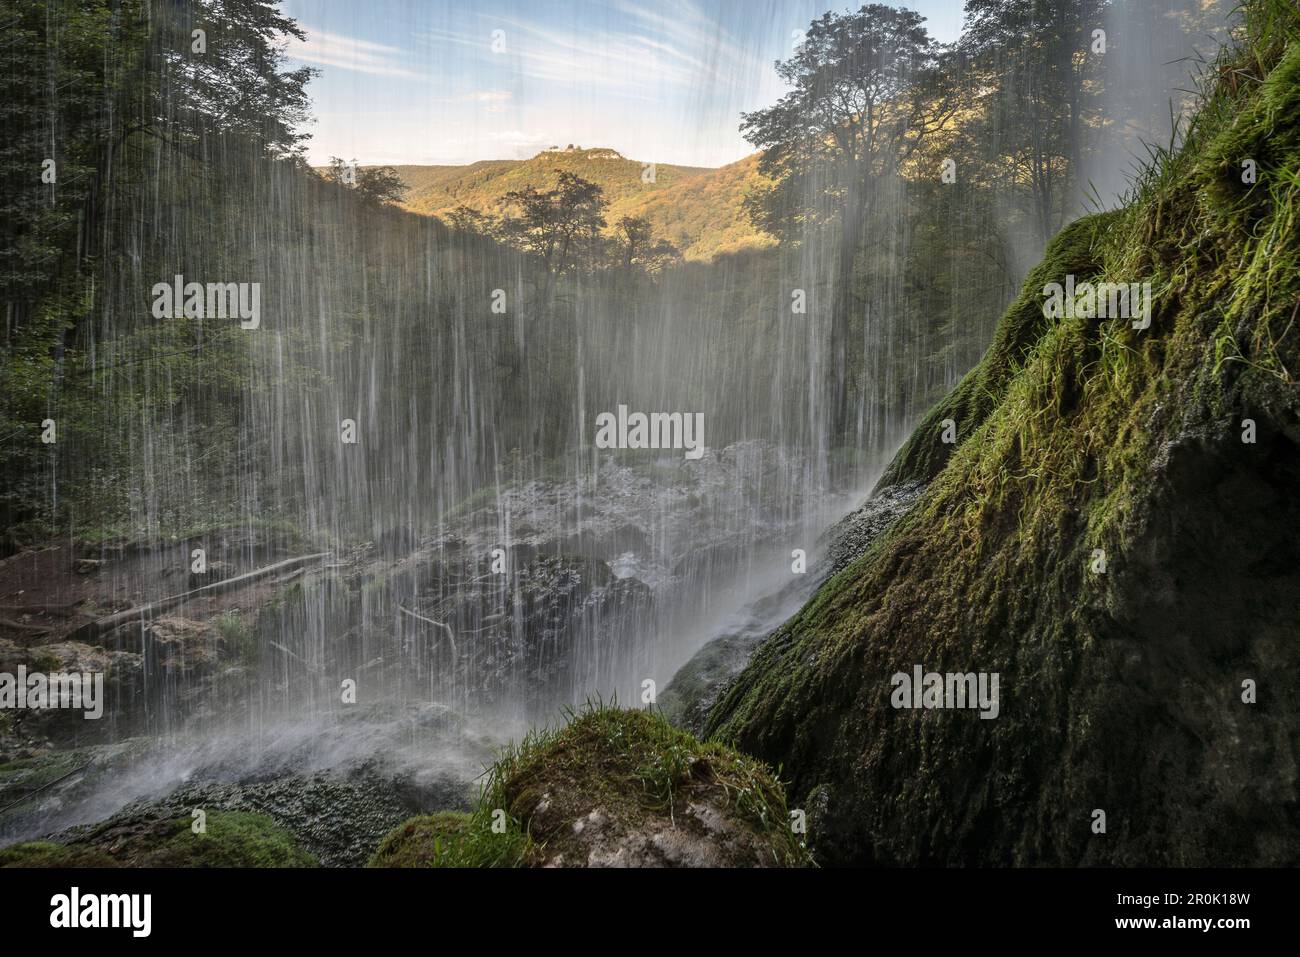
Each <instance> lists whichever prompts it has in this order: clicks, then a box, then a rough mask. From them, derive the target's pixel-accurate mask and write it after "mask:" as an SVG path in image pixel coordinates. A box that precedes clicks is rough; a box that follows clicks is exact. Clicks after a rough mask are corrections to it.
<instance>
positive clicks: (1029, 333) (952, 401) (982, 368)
mask: <svg viewBox="0 0 1300 957" xmlns="http://www.w3.org/2000/svg"><path fill="white" fill-rule="evenodd" d="M1118 216H1119V214H1118V213H1114V212H1112V213H1099V214H1097V215H1094V216H1085V217H1084V218H1083V219H1080V220H1077V221H1076V222H1074V223H1071V224H1070V225H1069V226H1067V227H1066V228H1065V229H1063V230H1061V232H1060V233H1059V234H1058V235H1057V236H1056V237H1055V238H1054V239H1053V240H1052V241H1051V242H1050V243H1048V244H1047V249H1046V251H1045V252H1044V253H1043V259H1042V262H1040V263H1039V264H1038V265H1037V266H1035V267H1034V268H1033V269H1031V270H1030V271H1029V275H1028V276H1027V277H1026V279H1025V282H1024V285H1023V286H1022V287H1021V290H1020V295H1019V296H1017V297H1016V300H1015V302H1013V303H1012V304H1011V305H1010V306H1009V307H1008V308H1007V311H1006V313H1005V315H1003V317H1002V319H1001V321H1000V322H999V323H998V327H997V331H996V333H995V334H994V337H993V343H992V345H990V346H989V348H988V351H987V352H986V353H985V354H984V358H983V359H981V360H980V362H979V364H978V365H976V366H975V368H973V369H971V371H970V372H968V373H966V375H965V376H963V377H962V380H961V381H960V382H959V383H957V386H956V387H955V388H954V389H953V390H952V391H951V392H949V393H948V395H947V396H945V397H944V398H943V399H942V400H941V401H940V402H939V404H938V405H936V406H935V407H934V408H933V409H931V410H930V411H929V412H928V413H926V416H925V418H924V419H922V420H921V424H920V425H918V426H917V427H916V429H915V430H914V431H913V432H912V434H911V436H909V437H908V439H907V441H906V442H905V443H903V447H902V448H901V449H899V451H898V454H897V455H895V456H894V459H893V461H891V462H890V463H889V467H888V468H887V469H885V471H884V473H883V474H882V475H881V476H880V480H879V481H878V482H877V483H876V493H877V494H878V493H880V492H882V491H884V490H886V489H888V488H890V487H892V486H896V485H903V484H906V483H911V482H922V483H925V482H929V481H930V480H931V479H933V478H934V477H935V476H936V475H938V474H939V473H940V472H941V471H942V470H943V467H944V465H946V464H947V462H948V459H949V457H950V456H951V455H952V453H953V452H954V451H956V450H957V449H958V448H959V447H960V446H961V445H962V444H963V443H964V442H965V441H966V440H967V439H969V438H970V437H971V436H972V435H974V434H975V432H976V431H977V430H978V429H979V427H980V425H982V424H983V422H984V420H985V419H986V418H987V417H988V415H989V413H990V412H992V411H993V410H994V409H995V408H996V407H997V406H998V404H999V403H1000V402H1001V401H1002V399H1003V397H1004V396H1005V394H1006V390H1007V386H1008V385H1009V384H1010V382H1011V380H1012V378H1014V376H1015V374H1016V373H1017V371H1019V369H1020V368H1021V366H1022V365H1023V364H1024V361H1025V359H1026V357H1027V356H1028V355H1029V353H1030V352H1032V351H1033V349H1034V347H1035V345H1037V343H1038V341H1039V340H1040V339H1041V338H1042V335H1043V332H1044V331H1045V330H1046V328H1047V327H1048V325H1049V323H1050V320H1048V319H1047V318H1045V317H1044V315H1043V299H1042V295H1041V291H1042V288H1043V287H1044V286H1045V285H1047V284H1048V283H1051V282H1064V280H1065V277H1066V275H1067V274H1070V275H1073V276H1074V277H1075V279H1076V280H1077V281H1080V282H1082V281H1084V280H1087V279H1091V278H1092V277H1094V276H1096V275H1097V272H1098V269H1099V268H1100V265H1101V263H1100V256H1101V244H1102V241H1103V240H1104V238H1105V237H1106V235H1107V232H1108V230H1110V229H1112V228H1114V227H1115V226H1116V224H1117V222H1118ZM945 421H951V423H952V427H953V432H954V435H953V436H952V438H953V439H954V440H955V441H950V442H945V441H944V438H945V436H944V431H945V429H944V423H945Z"/></svg>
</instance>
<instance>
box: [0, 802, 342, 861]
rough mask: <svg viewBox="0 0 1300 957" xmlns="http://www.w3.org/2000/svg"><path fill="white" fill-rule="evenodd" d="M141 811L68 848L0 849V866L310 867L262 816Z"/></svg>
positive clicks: (305, 855)
mask: <svg viewBox="0 0 1300 957" xmlns="http://www.w3.org/2000/svg"><path fill="white" fill-rule="evenodd" d="M205 823H206V830H205V831H204V832H203V833H201V834H196V833H194V831H193V828H192V825H193V821H192V819H191V817H190V815H179V816H178V815H176V814H174V813H170V814H157V813H145V814H140V815H133V816H127V817H118V818H113V819H110V820H109V821H107V822H105V823H104V824H101V825H98V826H96V827H94V828H92V829H90V830H89V831H87V832H85V833H83V834H80V835H78V836H77V837H75V838H74V839H73V840H71V841H69V842H68V843H66V844H54V843H50V842H43V841H37V842H32V843H28V844H18V845H15V846H13V847H8V848H4V849H3V850H0V867H314V866H315V864H316V862H315V860H314V859H313V858H312V857H311V855H310V854H308V853H307V852H305V851H303V850H302V849H300V848H299V847H298V846H297V845H296V844H295V843H294V840H293V838H292V837H291V836H290V834H289V832H288V831H286V830H284V829H283V828H282V827H280V826H279V825H278V824H276V823H275V822H274V821H273V820H271V819H270V818H269V817H267V816H266V815H264V814H249V813H245V812H242V811H208V812H207V815H206V822H205Z"/></svg>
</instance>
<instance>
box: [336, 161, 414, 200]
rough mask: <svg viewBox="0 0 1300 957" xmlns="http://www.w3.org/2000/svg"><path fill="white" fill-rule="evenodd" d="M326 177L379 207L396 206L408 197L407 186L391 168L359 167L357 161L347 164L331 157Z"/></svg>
mask: <svg viewBox="0 0 1300 957" xmlns="http://www.w3.org/2000/svg"><path fill="white" fill-rule="evenodd" d="M324 176H325V178H326V179H327V180H329V181H330V182H331V183H337V184H338V185H340V186H342V187H343V188H344V189H353V190H356V192H357V195H358V196H360V197H361V198H362V199H363V200H365V201H366V202H370V203H374V204H375V205H377V206H387V205H392V206H396V205H398V204H400V203H401V201H402V197H403V196H405V195H406V184H405V183H404V182H402V179H401V177H399V176H398V175H397V170H395V169H393V167H391V166H357V161H356V160H353V161H352V162H350V163H345V162H344V161H343V160H341V159H339V158H338V157H337V156H331V157H330V161H329V166H327V167H326V168H325V173H324Z"/></svg>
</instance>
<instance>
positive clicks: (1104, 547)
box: [707, 3, 1300, 866]
mask: <svg viewBox="0 0 1300 957" xmlns="http://www.w3.org/2000/svg"><path fill="white" fill-rule="evenodd" d="M1265 11H1271V13H1269V15H1267V16H1265V15H1264V13H1265ZM1245 16H1246V19H1247V21H1248V23H1250V25H1251V27H1252V29H1253V31H1254V32H1253V33H1252V34H1251V35H1250V37H1249V39H1248V41H1247V42H1246V43H1245V44H1244V45H1243V46H1242V47H1241V48H1239V49H1237V50H1234V51H1230V52H1228V53H1226V54H1225V58H1224V59H1223V60H1222V61H1221V62H1220V63H1219V64H1217V65H1216V69H1215V70H1214V71H1213V73H1212V74H1211V75H1212V76H1215V77H1217V78H1218V81H1217V83H1216V85H1215V87H1214V88H1213V90H1211V91H1210V93H1209V95H1208V99H1207V101H1206V103H1205V104H1204V106H1203V107H1202V108H1201V110H1200V112H1199V114H1198V115H1197V117H1196V118H1195V120H1194V122H1193V123H1192V125H1191V127H1190V129H1189V131H1188V134H1187V139H1186V142H1185V145H1184V147H1183V149H1182V150H1181V151H1179V152H1177V153H1175V154H1171V155H1166V156H1161V157H1159V161H1158V162H1157V163H1155V164H1154V165H1153V166H1152V167H1151V168H1150V169H1149V170H1147V171H1146V173H1145V174H1144V175H1143V177H1142V178H1141V179H1140V180H1139V182H1138V183H1137V184H1136V186H1135V191H1134V195H1133V197H1132V201H1131V203H1130V204H1129V205H1128V206H1127V207H1126V208H1125V209H1123V210H1121V211H1119V212H1116V213H1114V214H1110V215H1108V216H1106V217H1104V218H1101V219H1097V218H1093V219H1089V220H1086V221H1084V222H1082V223H1080V224H1076V225H1075V226H1074V227H1071V229H1070V230H1067V232H1066V233H1065V234H1064V235H1063V237H1062V238H1061V239H1059V240H1058V241H1057V242H1056V243H1055V244H1054V245H1053V247H1052V249H1051V250H1050V251H1049V253H1048V257H1047V261H1046V262H1045V264H1044V266H1043V267H1040V268H1039V269H1038V270H1036V271H1034V272H1033V273H1031V275H1030V277H1029V279H1028V280H1027V282H1026V285H1025V289H1024V291H1023V292H1022V293H1021V296H1020V298H1019V299H1018V300H1017V302H1016V304H1014V305H1013V306H1012V308H1011V309H1010V310H1009V311H1008V313H1007V315H1006V317H1005V319H1004V322H1003V329H1002V330H1000V331H999V334H998V343H999V345H995V347H994V349H993V350H991V351H990V355H989V357H987V358H986V360H985V363H984V364H982V367H981V368H980V369H977V370H975V371H974V372H972V374H971V376H968V377H967V379H966V380H965V381H964V382H963V383H962V385H961V386H959V387H958V389H957V391H956V392H955V393H954V395H953V396H951V397H950V398H949V399H948V400H946V402H945V403H944V404H943V405H941V406H940V408H939V409H938V410H936V412H935V413H932V415H931V416H930V417H929V418H928V419H927V420H926V422H924V423H922V425H921V426H920V428H918V430H917V433H916V434H915V435H914V436H913V438H912V440H911V441H910V442H909V443H908V445H907V446H905V447H904V449H903V451H902V452H901V453H900V457H899V461H898V462H896V463H895V465H894V467H893V468H891V470H890V474H889V478H888V479H887V481H898V480H900V479H903V478H923V477H925V475H926V474H927V473H936V474H935V477H934V479H933V481H932V482H931V484H930V485H929V487H928V489H927V491H926V493H925V495H924V496H923V498H922V499H921V501H920V502H919V503H918V504H917V505H916V506H915V507H914V508H913V509H912V510H911V511H910V512H909V513H908V514H907V515H906V516H904V517H903V518H902V519H900V521H899V522H898V523H897V524H895V525H894V526H893V527H892V528H891V529H890V530H889V532H888V533H887V534H886V535H884V536H883V537H882V538H881V539H880V540H878V541H876V542H874V543H873V544H872V545H871V547H870V548H869V549H868V551H867V552H866V554H865V555H864V556H863V557H862V558H860V559H859V560H858V561H856V562H855V563H853V564H851V565H850V566H849V567H848V568H846V569H845V570H844V571H843V572H842V573H840V574H839V575H837V576H835V577H834V578H832V579H831V580H830V581H829V582H827V584H826V585H825V586H824V587H822V588H821V589H820V591H819V592H818V593H817V595H816V596H815V597H814V598H813V599H812V600H811V601H810V602H809V603H808V604H807V605H806V606H805V607H804V608H803V609H802V610H801V611H800V613H799V614H798V615H796V616H795V617H794V618H793V619H792V620H791V621H789V622H788V623H786V625H784V626H783V627H782V628H781V629H779V630H778V631H777V632H776V633H775V634H774V635H772V636H771V637H770V638H769V639H768V640H767V641H766V642H765V643H764V644H763V645H762V646H761V647H760V649H759V650H758V652H757V653H756V655H755V658H754V660H753V662H752V663H751V664H750V666H749V667H748V668H747V669H746V671H745V672H744V673H742V674H741V675H740V676H739V678H738V679H737V680H736V681H735V682H734V683H733V685H732V686H731V687H730V688H729V690H728V692H727V693H726V694H725V695H724V696H723V698H722V699H721V700H720V702H719V703H718V705H717V706H716V707H715V708H714V710H713V712H712V713H711V715H710V719H709V723H708V726H707V731H708V733H709V734H711V735H713V736H715V737H716V738H717V739H719V740H722V741H725V742H727V743H730V744H732V745H734V746H737V747H739V748H741V749H743V750H745V751H747V752H749V753H752V754H754V755H756V756H758V757H761V758H762V759H764V760H766V761H768V762H769V763H771V764H774V765H779V766H781V767H782V768H783V773H784V774H786V775H789V776H790V777H791V779H792V780H791V784H790V793H791V795H792V800H794V801H795V802H796V803H798V804H799V805H800V806H803V807H805V808H807V809H808V811H809V820H810V825H811V827H810V834H809V837H810V841H811V843H812V845H813V847H814V848H815V850H816V853H817V855H818V857H819V859H821V860H823V861H826V862H834V863H841V862H874V863H891V864H920V863H930V864H935V863H938V864H1031V865H1034V864H1036V865H1042V864H1049V865H1076V864H1116V865H1133V864H1146V865H1176V866H1177V865H1260V864H1273V865H1282V864H1291V865H1294V864H1296V863H1297V862H1298V861H1300V829H1297V827H1296V818H1295V808H1296V807H1297V805H1298V804H1300V777H1298V773H1300V772H1298V771H1297V762H1296V760H1295V755H1296V754H1297V750H1298V742H1297V729H1300V720H1298V717H1300V716H1298V715H1297V704H1298V703H1300V624H1298V623H1297V618H1296V609H1297V608H1300V540H1298V539H1297V537H1296V535H1295V529H1296V528H1298V527H1300V495H1297V490H1300V389H1298V388H1297V382H1296V379H1295V373H1296V371H1297V370H1300V321H1297V319H1296V315H1297V311H1296V310H1297V303H1300V229H1297V209H1298V208H1300V204H1298V200H1300V186H1298V185H1297V184H1300V83H1298V82H1297V77H1300V72H1298V71H1300V41H1298V40H1297V36H1298V35H1300V14H1297V13H1295V9H1294V7H1292V6H1290V5H1286V4H1272V5H1265V4H1257V3H1249V4H1247V5H1246V8H1245ZM1248 158H1255V159H1257V161H1258V164H1259V180H1258V182H1257V183H1255V184H1242V183H1240V182H1238V183H1236V184H1231V183H1230V182H1229V179H1228V173H1227V171H1228V170H1229V169H1231V170H1235V171H1236V175H1237V177H1238V180H1240V170H1241V164H1242V161H1243V160H1245V159H1248ZM1062 269H1069V270H1074V271H1075V275H1076V279H1077V280H1079V281H1082V280H1083V279H1084V278H1086V277H1087V276H1094V277H1096V278H1098V279H1104V280H1106V281H1109V282H1114V283H1120V282H1122V283H1130V282H1147V281H1149V282H1150V283H1151V286H1152V290H1153V299H1154V306H1153V311H1152V316H1151V324H1150V327H1149V328H1145V329H1135V328H1133V324H1132V323H1131V322H1130V320H1129V318H1118V317H1110V318H1104V319H1097V318H1089V317H1085V316H1076V317H1073V318H1060V319H1056V320H1053V321H1047V320H1045V319H1041V318H1038V317H1035V315H1034V310H1035V308H1036V307H1037V305H1038V304H1040V303H1041V301H1042V298H1041V296H1042V291H1043V289H1042V287H1043V285H1044V284H1045V283H1046V282H1047V281H1049V280H1048V276H1051V278H1052V280H1055V281H1060V276H1059V273H1060V272H1061V270H1062ZM1008 345H1010V346H1011V348H1010V349H1007V348H1004V347H1006V346H1008ZM976 383H978V385H976ZM940 418H953V419H954V420H955V421H956V422H957V423H958V437H959V439H960V440H961V441H960V442H959V443H958V444H957V446H956V448H955V450H951V449H946V450H945V449H938V448H936V446H935V445H934V439H933V433H934V430H935V428H936V423H937V420H938V419H940ZM1246 439H1253V441H1248V440H1246ZM917 664H919V665H921V666H923V668H924V669H925V670H927V671H936V672H958V673H968V672H986V673H998V674H999V675H1000V679H1001V685H1000V695H999V703H1000V711H999V714H998V717H997V718H996V719H994V720H982V719H981V717H980V715H979V714H978V713H977V712H976V711H974V710H965V709H963V710H955V709H954V710H946V709H933V710H925V709H918V710H912V709H905V708H895V707H893V706H892V704H891V700H890V699H891V692H892V690H893V682H892V678H893V676H894V675H895V674H896V673H900V672H901V673H910V672H911V671H912V669H913V667H914V666H915V665H917ZM1247 681H1249V682H1250V683H1251V684H1249V685H1247V684H1245V683H1246V682H1247ZM1252 688H1253V689H1254V690H1253V693H1254V695H1255V697H1253V698H1252V697H1251V693H1250V692H1251V689H1252ZM1252 701H1253V702H1254V703H1251V702H1252ZM1097 811H1104V812H1105V816H1106V820H1105V831H1104V833H1100V832H1097V831H1096V830H1094V828H1095V826H1096V824H1097V822H1098V821H1099V818H1098V817H1097V815H1096V812H1097Z"/></svg>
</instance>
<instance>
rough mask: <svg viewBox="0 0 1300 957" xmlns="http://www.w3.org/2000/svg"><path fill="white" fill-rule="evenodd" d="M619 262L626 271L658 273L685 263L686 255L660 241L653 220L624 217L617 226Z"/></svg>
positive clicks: (615, 239) (615, 229) (615, 247)
mask: <svg viewBox="0 0 1300 957" xmlns="http://www.w3.org/2000/svg"><path fill="white" fill-rule="evenodd" d="M613 238H614V250H615V260H616V261H617V263H618V264H619V265H620V266H621V267H622V268H623V269H625V270H627V271H629V272H630V271H631V270H633V269H642V270H644V271H645V272H647V273H655V272H658V271H659V270H661V269H663V268H664V267H665V266H668V265H670V264H672V263H674V262H677V261H679V260H680V259H681V256H682V254H681V253H680V252H679V251H678V249H677V247H676V246H674V245H673V244H672V243H670V242H669V241H668V240H666V239H659V240H656V239H655V238H654V234H653V232H652V229H651V226H650V222H649V220H646V219H642V218H641V217H640V216H624V217H623V218H622V219H620V220H619V221H618V222H617V223H615V224H614V237H613Z"/></svg>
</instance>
